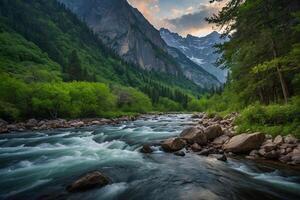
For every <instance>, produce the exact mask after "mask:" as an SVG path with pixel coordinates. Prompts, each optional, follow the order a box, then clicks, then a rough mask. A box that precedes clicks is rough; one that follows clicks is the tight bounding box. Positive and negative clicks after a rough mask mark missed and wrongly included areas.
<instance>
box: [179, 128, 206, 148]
mask: <svg viewBox="0 0 300 200" xmlns="http://www.w3.org/2000/svg"><path fill="white" fill-rule="evenodd" d="M180 137H181V138H182V139H184V140H185V141H187V143H189V144H194V143H197V144H199V145H206V144H207V138H206V135H205V134H204V133H203V130H202V129H200V128H198V127H190V128H187V129H184V130H183V131H182V132H181V134H180Z"/></svg>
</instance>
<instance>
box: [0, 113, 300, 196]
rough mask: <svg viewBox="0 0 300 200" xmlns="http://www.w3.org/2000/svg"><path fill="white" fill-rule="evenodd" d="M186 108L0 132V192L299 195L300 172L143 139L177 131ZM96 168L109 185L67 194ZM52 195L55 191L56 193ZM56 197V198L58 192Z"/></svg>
mask: <svg viewBox="0 0 300 200" xmlns="http://www.w3.org/2000/svg"><path fill="white" fill-rule="evenodd" d="M190 117H191V116H190V115H184V114H182V115H164V116H148V117H145V118H143V119H139V120H136V121H134V122H126V123H124V124H119V125H115V126H112V125H106V126H91V127H86V128H80V129H61V130H53V131H43V132H27V133H11V134H3V135H0V199H39V198H40V197H42V196H44V195H50V196H51V195H53V194H55V195H59V196H60V197H61V198H62V199H91V200H92V199H149V200H150V199H151V200H153V199H170V200H171V199H172V200H173V199H187V200H189V199H300V173H299V172H298V171H295V170H291V169H287V168H278V167H275V166H269V165H265V164H258V163H254V162H253V161H245V160H235V159H229V161H228V162H227V163H223V162H221V161H217V160H215V159H213V158H209V157H201V156H198V155H195V154H187V155H186V156H185V157H177V156H175V155H173V154H168V153H164V152H163V151H161V149H160V148H159V147H158V146H157V147H155V151H154V153H153V154H149V155H148V154H147V155H146V154H142V153H140V152H139V149H140V148H141V146H142V145H143V144H145V143H150V144H153V145H155V144H158V143H159V142H160V141H162V140H164V139H166V138H170V137H173V136H176V135H178V134H179V133H180V132H181V131H182V130H183V129H184V128H185V127H188V126H190V125H191V123H193V122H192V119H191V118H190ZM93 170H99V171H101V172H103V173H104V174H106V175H107V176H108V177H110V179H111V180H112V182H113V183H112V184H110V185H108V186H106V187H104V188H98V189H94V190H91V191H87V192H84V193H75V194H68V193H67V192H66V190H65V188H66V186H67V185H68V184H70V183H71V182H72V181H74V180H75V179H76V178H78V177H80V176H81V175H83V174H85V173H87V172H89V171H93ZM55 198H56V197H55ZM55 198H54V199H55Z"/></svg>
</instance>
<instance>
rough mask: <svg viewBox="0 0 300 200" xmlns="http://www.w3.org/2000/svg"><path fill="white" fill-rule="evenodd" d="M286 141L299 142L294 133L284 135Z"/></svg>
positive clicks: (288, 142) (290, 142)
mask: <svg viewBox="0 0 300 200" xmlns="http://www.w3.org/2000/svg"><path fill="white" fill-rule="evenodd" d="M284 142H285V143H287V144H297V142H298V139H297V138H295V137H294V136H293V135H287V136H285V137H284Z"/></svg>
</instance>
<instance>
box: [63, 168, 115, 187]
mask: <svg viewBox="0 0 300 200" xmlns="http://www.w3.org/2000/svg"><path fill="white" fill-rule="evenodd" d="M109 182H110V180H109V179H108V178H107V177H106V176H104V175H103V174H102V173H101V172H99V171H95V172H90V173H88V174H86V175H85V176H83V177H81V178H79V179H78V180H76V181H75V182H74V183H72V184H71V185H70V186H68V187H67V190H68V191H69V192H80V191H86V190H89V189H93V188H95V187H103V186H105V185H107V184H109Z"/></svg>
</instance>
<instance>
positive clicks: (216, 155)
mask: <svg viewBox="0 0 300 200" xmlns="http://www.w3.org/2000/svg"><path fill="white" fill-rule="evenodd" d="M209 157H213V158H216V159H217V160H219V161H223V162H226V161H227V157H226V156H225V155H224V154H210V155H209Z"/></svg>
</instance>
